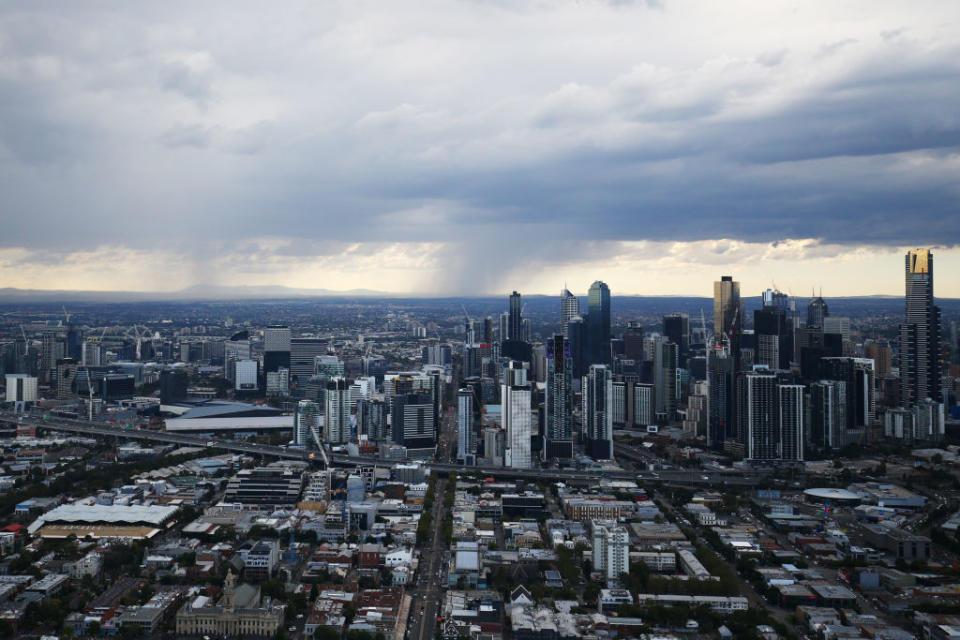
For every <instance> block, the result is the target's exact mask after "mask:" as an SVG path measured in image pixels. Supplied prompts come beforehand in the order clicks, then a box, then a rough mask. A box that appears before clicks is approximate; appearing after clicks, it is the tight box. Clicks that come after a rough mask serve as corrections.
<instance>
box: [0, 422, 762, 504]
mask: <svg viewBox="0 0 960 640" xmlns="http://www.w3.org/2000/svg"><path fill="white" fill-rule="evenodd" d="M21 417H22V419H23V421H24V423H25V424H31V425H33V426H35V427H36V428H38V429H41V430H47V431H57V432H64V433H74V434H79V435H87V436H93V437H102V438H119V439H123V440H140V441H145V442H159V443H165V444H176V445H180V446H187V447H206V448H209V449H218V450H223V451H231V452H234V453H240V454H246V455H253V456H265V457H273V458H278V459H281V460H296V461H299V462H306V463H307V464H310V465H317V466H318V467H320V466H322V463H323V461H322V459H321V456H320V455H319V454H317V453H316V452H310V451H305V450H302V449H294V448H288V447H278V446H272V445H265V444H257V443H249V442H243V441H240V440H224V439H222V438H212V437H211V438H207V437H204V436H198V435H189V434H184V433H173V432H169V431H150V430H146V429H133V428H130V429H124V428H123V427H119V426H113V425H109V424H104V423H98V422H87V421H86V420H75V419H71V418H61V417H48V418H46V419H42V418H36V417H32V416H20V415H17V414H14V413H10V412H0V422H6V423H11V422H13V423H17V422H18V420H19V419H20V418H21ZM645 453H647V452H644V454H645ZM617 454H618V455H621V454H625V455H624V456H623V457H625V458H628V459H631V458H634V459H635V458H638V457H639V458H645V457H647V456H645V455H644V454H639V456H638V455H637V453H636V450H631V451H628V450H627V449H626V448H623V447H621V446H619V445H618V447H617ZM631 454H632V455H631ZM329 458H330V464H331V465H333V466H343V467H352V466H356V465H358V464H374V463H378V464H393V462H394V461H393V460H385V459H381V458H376V457H373V456H349V455H342V454H333V455H330V456H329ZM429 466H430V468H431V469H435V470H436V471H438V472H440V473H450V472H454V473H471V472H473V473H480V474H482V475H485V476H488V477H492V478H499V479H525V480H531V481H536V480H552V481H561V482H591V481H595V482H599V481H600V479H602V478H608V479H611V480H640V481H649V482H662V483H667V484H683V485H693V486H697V485H699V486H712V485H717V486H722V485H737V486H754V485H756V484H757V483H758V482H759V481H760V480H761V479H762V478H763V474H762V473H742V472H732V471H705V470H687V469H662V470H659V471H639V472H638V471H604V472H597V471H578V470H575V469H511V468H507V467H490V466H463V465H459V464H449V463H430V464H429Z"/></svg>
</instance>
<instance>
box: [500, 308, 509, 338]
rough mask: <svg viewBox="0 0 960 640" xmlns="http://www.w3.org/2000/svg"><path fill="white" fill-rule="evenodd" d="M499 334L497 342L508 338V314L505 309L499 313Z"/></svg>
mask: <svg viewBox="0 0 960 640" xmlns="http://www.w3.org/2000/svg"><path fill="white" fill-rule="evenodd" d="M499 318H500V336H499V340H498V341H499V342H504V341H505V340H509V339H510V314H509V313H508V312H506V311H504V312H503V313H501V314H500V316H499Z"/></svg>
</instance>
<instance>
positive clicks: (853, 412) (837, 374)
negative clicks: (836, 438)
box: [820, 358, 876, 439]
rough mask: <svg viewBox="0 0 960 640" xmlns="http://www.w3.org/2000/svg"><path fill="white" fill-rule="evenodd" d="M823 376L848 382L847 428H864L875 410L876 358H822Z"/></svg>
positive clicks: (871, 419)
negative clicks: (874, 365) (874, 369)
mask: <svg viewBox="0 0 960 640" xmlns="http://www.w3.org/2000/svg"><path fill="white" fill-rule="evenodd" d="M820 377H821V378H823V379H825V380H840V381H843V382H844V383H846V398H847V429H848V430H852V429H864V428H866V427H868V426H870V424H871V423H872V422H873V418H874V414H875V412H876V400H875V394H874V386H875V384H876V382H875V375H874V372H873V360H871V359H870V358H821V359H820ZM848 435H849V434H848ZM848 439H849V438H848Z"/></svg>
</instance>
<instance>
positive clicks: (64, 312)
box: [60, 306, 72, 325]
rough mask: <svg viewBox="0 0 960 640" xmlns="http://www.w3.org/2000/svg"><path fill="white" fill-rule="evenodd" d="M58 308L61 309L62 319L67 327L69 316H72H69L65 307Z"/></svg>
mask: <svg viewBox="0 0 960 640" xmlns="http://www.w3.org/2000/svg"><path fill="white" fill-rule="evenodd" d="M60 308H61V309H63V317H64V320H65V321H66V323H67V324H68V325H69V324H70V316H71V315H72V314H70V313H69V312H68V311H67V307H66V306H61V307H60Z"/></svg>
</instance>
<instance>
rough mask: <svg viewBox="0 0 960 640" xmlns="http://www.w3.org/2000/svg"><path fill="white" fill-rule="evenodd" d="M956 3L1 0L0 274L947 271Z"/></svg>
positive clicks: (429, 283)
mask: <svg viewBox="0 0 960 640" xmlns="http://www.w3.org/2000/svg"><path fill="white" fill-rule="evenodd" d="M958 150H960V2H953V1H949V0H940V1H937V2H925V1H922V0H914V1H911V2H909V3H905V2H902V1H895V2H878V1H876V0H871V1H864V2H857V1H845V2H826V1H824V2H790V3H786V2H776V1H772V0H758V1H756V2H738V1H735V0H734V1H730V0H728V1H725V2H674V1H673V0H660V1H655V0H648V1H647V2H627V1H620V2H600V1H590V0H582V1H580V2H564V1H563V0H551V1H544V2H522V1H516V2H508V1H502V2H496V1H486V2H481V1H479V0H477V1H474V2H454V1H451V0H445V1H442V2H429V1H417V2H382V1H381V2H364V1H362V0H349V1H347V2H343V3H334V2H316V1H314V2H306V3H302V4H298V3H292V2H290V3H264V2H252V3H243V2H226V3H222V4H218V3H214V2H203V3H196V2H184V3H178V2H164V3H142V2H132V3H119V2H118V3H108V2H61V3H51V2H26V3H13V2H8V3H3V4H2V5H0V211H2V225H0V286H14V287H20V288H41V289H97V290H163V291H170V290H176V289H179V288H182V287H186V286H190V285H195V284H218V285H240V284H252V285H268V284H275V285H287V286H292V287H309V288H326V289H340V290H342V289H351V288H360V287H362V288H367V289H374V290H383V291H394V292H417V293H438V294H453V293H461V294H474V293H475V294H481V293H501V292H504V291H508V290H510V289H519V290H521V291H524V292H528V293H556V292H558V291H559V289H560V288H561V287H562V286H563V285H564V283H565V282H566V283H567V285H568V286H569V287H570V288H571V289H572V290H574V291H580V292H582V291H585V290H586V288H587V287H588V286H589V284H590V282H592V281H593V280H595V279H603V280H606V281H607V282H608V283H609V284H610V286H611V288H612V290H613V291H614V293H615V294H617V293H624V294H625V293H636V294H669V293H675V294H701V295H711V291H712V288H711V287H712V285H711V283H712V281H713V280H715V279H717V278H718V277H719V276H720V275H723V274H730V275H733V276H735V277H736V278H737V279H739V280H740V281H741V282H742V283H743V287H744V289H745V293H748V294H751V295H752V294H756V293H759V291H760V289H763V288H765V287H767V286H770V284H771V283H775V284H776V285H777V286H779V287H780V288H781V289H783V290H786V291H792V292H794V293H796V294H798V295H799V294H803V295H806V294H807V293H809V291H810V289H811V287H815V286H816V287H819V286H822V287H823V288H824V295H827V296H829V295H863V294H881V293H882V294H902V292H903V257H902V255H903V251H904V249H905V248H907V247H914V246H930V247H934V250H935V255H936V258H935V259H936V265H937V269H936V277H937V280H936V293H937V295H939V296H960V275H958V274H960V248H958V243H960V206H958V203H960V151H958Z"/></svg>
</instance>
